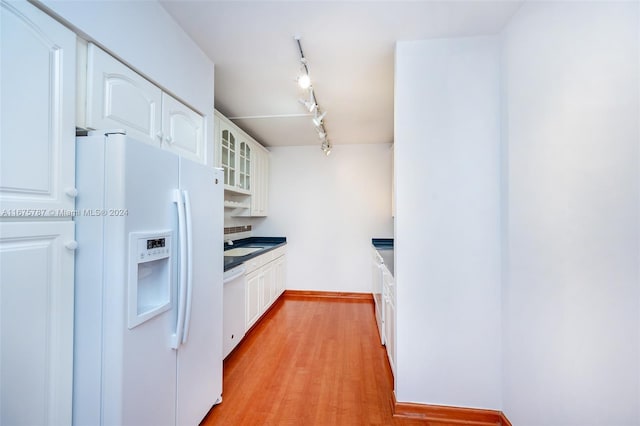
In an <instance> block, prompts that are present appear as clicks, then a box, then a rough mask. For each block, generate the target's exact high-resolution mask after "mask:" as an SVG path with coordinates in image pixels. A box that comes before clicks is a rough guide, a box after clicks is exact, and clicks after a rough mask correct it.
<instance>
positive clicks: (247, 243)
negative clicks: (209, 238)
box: [224, 237, 287, 271]
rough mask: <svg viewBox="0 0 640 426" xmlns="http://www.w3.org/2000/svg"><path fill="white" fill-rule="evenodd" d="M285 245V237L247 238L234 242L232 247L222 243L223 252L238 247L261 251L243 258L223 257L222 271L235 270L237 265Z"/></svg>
mask: <svg viewBox="0 0 640 426" xmlns="http://www.w3.org/2000/svg"><path fill="white" fill-rule="evenodd" d="M285 244H287V239H286V238H285V237H249V238H243V239H241V240H236V241H234V242H233V245H230V244H227V243H224V250H225V251H228V250H232V249H235V248H239V247H247V248H260V249H261V250H257V251H254V252H253V253H249V254H247V255H244V256H226V255H225V256H224V270H225V271H227V270H229V269H231V268H235V267H236V266H238V265H241V264H243V263H244V262H246V261H247V260H249V259H252V258H254V257H257V256H260V255H262V254H265V253H266V252H268V251H271V250H273V249H276V248H278V247H281V246H283V245H285Z"/></svg>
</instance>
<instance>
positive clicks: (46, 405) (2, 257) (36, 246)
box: [0, 221, 74, 425]
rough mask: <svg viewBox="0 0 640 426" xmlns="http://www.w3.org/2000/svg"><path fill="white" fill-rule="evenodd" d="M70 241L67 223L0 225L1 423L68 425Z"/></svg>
mask: <svg viewBox="0 0 640 426" xmlns="http://www.w3.org/2000/svg"><path fill="white" fill-rule="evenodd" d="M73 238H74V226H73V222H71V221H50V222H35V221H34V222H26V221H25V222H2V223H0V283H2V284H1V285H0V313H1V320H0V424H3V425H69V424H71V401H72V383H73V312H74V310H73V265H74V252H73V248H74V246H73V244H74V241H73ZM67 247H69V248H67Z"/></svg>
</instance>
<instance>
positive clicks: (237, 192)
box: [214, 111, 269, 217]
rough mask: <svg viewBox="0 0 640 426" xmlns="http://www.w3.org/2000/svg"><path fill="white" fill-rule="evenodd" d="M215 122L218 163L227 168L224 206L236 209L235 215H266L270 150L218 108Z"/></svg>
mask: <svg viewBox="0 0 640 426" xmlns="http://www.w3.org/2000/svg"><path fill="white" fill-rule="evenodd" d="M214 123H215V125H216V130H215V149H216V151H215V152H216V158H217V159H219V160H216V164H219V166H218V167H222V168H223V170H224V183H225V190H226V191H225V207H228V208H234V209H236V211H235V212H233V213H232V216H255V217H260V216H266V215H267V205H268V200H269V151H267V150H266V149H265V148H264V147H263V146H262V145H260V144H259V143H258V142H256V141H255V140H254V139H252V138H251V137H250V136H249V135H247V134H246V133H245V132H243V131H242V130H241V129H240V128H239V127H238V126H236V125H235V124H234V123H232V122H231V121H229V120H228V119H227V118H226V117H225V116H223V115H222V114H220V113H219V112H217V111H216V112H215V119H214ZM249 198H250V200H249Z"/></svg>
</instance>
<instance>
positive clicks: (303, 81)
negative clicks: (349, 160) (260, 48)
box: [293, 36, 331, 155]
mask: <svg viewBox="0 0 640 426" xmlns="http://www.w3.org/2000/svg"><path fill="white" fill-rule="evenodd" d="M293 38H294V39H295V41H296V43H297V44H298V51H299V52H300V63H301V64H302V66H301V68H300V75H299V76H298V78H297V79H296V81H297V82H298V85H299V86H300V87H301V88H302V89H304V90H308V91H309V100H306V101H305V100H304V99H300V100H299V102H300V103H301V104H302V105H304V107H305V108H306V109H307V111H309V112H311V113H313V118H312V121H313V125H314V126H316V131H317V132H318V137H319V138H320V140H321V141H322V144H321V145H320V148H321V149H322V152H324V153H325V154H326V155H329V154H331V142H329V139H328V136H327V131H326V130H325V128H324V122H323V120H324V117H325V116H326V115H327V111H324V110H323V111H322V112H320V105H318V99H317V97H316V94H315V91H314V89H313V85H312V84H311V78H310V77H309V63H308V62H307V58H305V57H304V53H303V52H302V44H301V43H300V37H299V36H294V37H293Z"/></svg>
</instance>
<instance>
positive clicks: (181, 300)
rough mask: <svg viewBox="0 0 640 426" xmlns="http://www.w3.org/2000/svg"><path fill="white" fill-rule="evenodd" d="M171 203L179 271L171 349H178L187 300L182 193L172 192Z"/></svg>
mask: <svg viewBox="0 0 640 426" xmlns="http://www.w3.org/2000/svg"><path fill="white" fill-rule="evenodd" d="M173 202H174V203H176V207H177V209H178V237H179V245H178V257H179V258H180V270H179V278H178V318H177V320H176V330H175V333H173V335H172V336H171V348H172V349H178V347H179V346H180V343H181V342H182V333H183V331H184V313H185V312H184V311H185V307H186V301H187V300H186V299H187V257H188V253H187V232H186V228H187V226H186V223H185V222H186V221H185V211H184V201H183V199H182V191H180V190H179V189H176V190H174V193H173Z"/></svg>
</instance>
